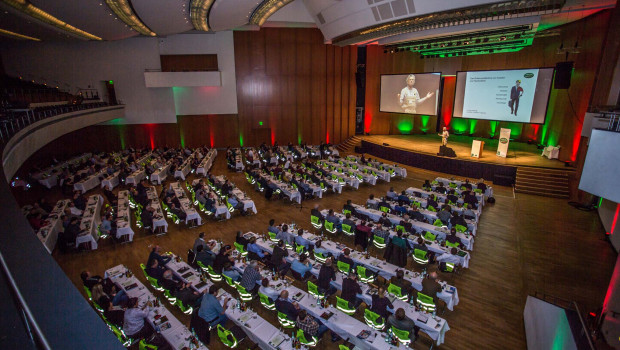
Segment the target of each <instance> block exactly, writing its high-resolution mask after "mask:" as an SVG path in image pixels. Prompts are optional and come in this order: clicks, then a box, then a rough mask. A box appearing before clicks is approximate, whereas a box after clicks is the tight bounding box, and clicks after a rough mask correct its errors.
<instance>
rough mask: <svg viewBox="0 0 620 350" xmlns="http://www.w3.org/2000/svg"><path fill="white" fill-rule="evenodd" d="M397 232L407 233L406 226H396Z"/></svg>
mask: <svg viewBox="0 0 620 350" xmlns="http://www.w3.org/2000/svg"><path fill="white" fill-rule="evenodd" d="M396 232H402V233H405V226H403V225H396Z"/></svg>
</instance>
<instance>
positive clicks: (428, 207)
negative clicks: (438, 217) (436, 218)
mask: <svg viewBox="0 0 620 350" xmlns="http://www.w3.org/2000/svg"><path fill="white" fill-rule="evenodd" d="M426 210H428V211H434V212H437V209H435V207H433V206H432V205H429V206H427V207H426Z"/></svg>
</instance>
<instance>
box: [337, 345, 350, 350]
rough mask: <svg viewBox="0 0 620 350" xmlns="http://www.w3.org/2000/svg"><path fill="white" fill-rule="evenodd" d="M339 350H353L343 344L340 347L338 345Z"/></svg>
mask: <svg viewBox="0 0 620 350" xmlns="http://www.w3.org/2000/svg"><path fill="white" fill-rule="evenodd" d="M338 350H351V348H349V347H348V346H346V345H342V344H340V345H338Z"/></svg>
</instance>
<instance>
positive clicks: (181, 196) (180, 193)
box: [170, 182, 202, 225]
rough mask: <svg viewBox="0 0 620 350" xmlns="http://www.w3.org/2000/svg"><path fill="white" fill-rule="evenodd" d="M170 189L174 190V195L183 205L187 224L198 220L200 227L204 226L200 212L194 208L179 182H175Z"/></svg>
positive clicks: (182, 208)
mask: <svg viewBox="0 0 620 350" xmlns="http://www.w3.org/2000/svg"><path fill="white" fill-rule="evenodd" d="M170 188H171V189H173V190H174V195H175V196H176V197H177V199H178V200H179V203H181V210H183V212H184V213H185V215H186V217H185V223H186V224H187V223H188V222H189V221H191V220H196V222H197V223H198V225H201V224H202V218H201V217H200V215H199V214H198V211H197V210H196V209H195V208H194V205H193V203H192V201H191V200H190V199H189V198H187V195H186V194H185V191H184V190H183V187H182V186H181V184H179V183H178V182H173V183H171V184H170Z"/></svg>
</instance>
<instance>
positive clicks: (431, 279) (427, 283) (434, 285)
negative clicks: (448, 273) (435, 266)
mask: <svg viewBox="0 0 620 350" xmlns="http://www.w3.org/2000/svg"><path fill="white" fill-rule="evenodd" d="M439 292H441V285H440V284H439V283H438V282H437V272H435V271H433V272H431V273H430V274H429V275H428V277H427V278H425V279H424V280H422V291H421V293H422V294H424V295H427V296H429V297H432V298H433V301H434V302H435V304H437V293H439Z"/></svg>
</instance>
